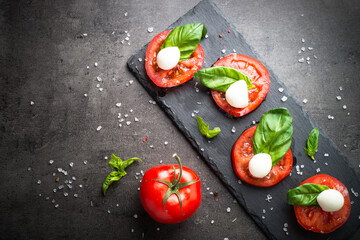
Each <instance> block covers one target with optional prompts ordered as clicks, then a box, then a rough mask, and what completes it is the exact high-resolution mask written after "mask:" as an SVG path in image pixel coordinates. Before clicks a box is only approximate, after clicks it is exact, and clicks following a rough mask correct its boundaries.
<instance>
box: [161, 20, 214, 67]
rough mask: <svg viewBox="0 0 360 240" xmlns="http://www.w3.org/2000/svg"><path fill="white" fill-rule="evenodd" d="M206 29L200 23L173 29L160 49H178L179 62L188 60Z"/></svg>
mask: <svg viewBox="0 0 360 240" xmlns="http://www.w3.org/2000/svg"><path fill="white" fill-rule="evenodd" d="M206 32H207V29H206V27H205V26H204V24H202V23H191V24H185V25H182V26H179V27H176V28H174V29H173V30H172V31H171V32H170V33H169V35H168V36H167V37H166V38H165V41H164V42H163V44H162V45H161V49H164V48H167V47H178V48H179V50H180V61H184V60H186V59H188V58H189V57H190V56H191V54H193V52H194V51H195V49H196V48H197V46H198V44H199V43H200V40H201V38H202V37H205V35H206Z"/></svg>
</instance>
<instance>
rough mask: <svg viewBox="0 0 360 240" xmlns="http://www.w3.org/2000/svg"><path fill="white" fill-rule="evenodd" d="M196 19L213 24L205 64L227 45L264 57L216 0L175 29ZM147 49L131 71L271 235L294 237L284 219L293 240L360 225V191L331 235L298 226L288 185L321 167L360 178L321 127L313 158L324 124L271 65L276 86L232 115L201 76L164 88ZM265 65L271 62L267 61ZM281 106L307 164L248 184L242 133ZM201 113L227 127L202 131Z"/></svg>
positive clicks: (345, 232) (295, 148)
mask: <svg viewBox="0 0 360 240" xmlns="http://www.w3.org/2000/svg"><path fill="white" fill-rule="evenodd" d="M194 22H201V23H203V24H204V25H205V26H207V29H208V35H209V37H208V38H207V39H203V41H202V42H201V45H202V47H203V49H204V52H205V56H206V62H205V63H204V65H203V67H204V68H206V67H210V66H211V65H212V64H213V63H215V61H216V60H217V59H218V58H219V56H221V55H224V54H222V52H221V50H222V49H224V46H226V48H227V49H235V50H236V51H237V52H239V53H241V54H244V55H246V56H250V57H253V58H255V59H258V60H259V61H263V60H262V58H261V56H257V55H256V54H255V53H254V51H253V49H252V48H251V47H250V46H249V45H248V44H247V43H246V41H245V39H244V38H243V37H242V35H241V34H239V33H238V32H237V31H236V29H235V27H234V26H233V25H232V24H231V23H229V21H228V20H226V19H225V18H224V17H223V14H222V13H221V12H220V11H219V9H218V8H217V7H216V6H215V5H214V4H212V3H211V2H209V1H202V2H201V3H199V4H198V5H197V6H196V7H195V8H193V9H191V10H190V11H189V12H188V13H187V14H185V15H184V16H183V17H181V18H180V19H179V20H178V21H176V22H175V23H174V24H172V25H171V26H170V28H173V27H176V26H181V25H183V24H186V23H194ZM228 30H230V33H227V31H228ZM218 33H222V34H224V35H225V36H226V37H224V38H219V34H218ZM223 43H225V45H224V44H223ZM146 49H147V45H146V46H144V47H143V48H142V49H141V50H140V51H139V52H137V53H136V54H135V55H133V56H132V57H131V58H130V59H129V60H128V66H129V68H130V70H131V71H132V72H133V73H134V74H135V76H136V77H137V78H138V80H139V81H140V83H141V84H142V85H143V86H144V87H145V89H146V90H147V91H148V92H149V93H150V95H151V96H152V97H153V98H154V99H155V100H156V101H157V103H158V104H159V105H160V106H161V107H162V108H163V109H164V111H165V112H166V113H167V114H168V116H169V117H170V118H171V119H172V120H173V121H174V123H175V125H176V126H178V128H179V129H180V130H181V131H182V132H183V134H184V135H185V136H186V137H187V138H188V140H189V141H190V142H191V144H192V145H193V147H194V148H195V149H197V151H198V153H199V154H200V155H201V156H202V157H203V159H204V160H205V161H206V162H207V163H208V164H209V165H210V166H211V168H212V169H213V170H214V172H215V173H216V175H217V176H218V177H219V178H220V179H221V180H222V181H223V182H224V184H225V185H226V187H227V188H228V189H229V190H230V192H232V193H233V195H234V196H235V197H236V199H237V201H238V202H239V203H240V204H241V205H242V206H243V207H244V208H245V209H246V211H247V212H248V213H249V214H250V215H251V216H252V218H253V219H254V220H255V222H257V223H258V224H259V226H260V227H261V228H262V229H263V230H264V231H265V235H266V236H268V237H269V238H270V239H287V238H288V236H286V235H285V234H284V231H283V229H282V228H281V227H279V224H280V223H288V225H289V226H288V228H289V229H292V231H291V239H304V238H309V239H317V238H319V239H322V238H324V237H326V238H328V237H331V239H344V238H349V237H350V236H351V235H352V234H353V233H354V231H356V229H357V228H358V226H359V224H360V222H359V219H358V215H357V214H356V213H360V201H359V199H358V198H355V197H354V196H351V200H353V201H354V203H353V204H352V211H353V213H355V214H353V215H352V216H351V217H350V218H349V219H348V221H347V222H346V224H345V225H344V226H343V227H342V228H341V229H339V230H338V231H336V232H334V233H332V234H329V235H319V234H315V233H311V232H309V231H306V230H304V229H303V228H301V227H298V223H297V222H296V220H295V218H294V214H293V210H292V207H291V206H289V205H288V204H287V201H286V192H287V190H288V189H290V188H294V187H296V186H298V185H299V184H300V183H301V182H302V181H303V180H305V179H307V178H309V177H311V176H313V175H315V174H317V169H320V171H321V173H326V174H329V175H331V176H334V177H335V178H338V179H341V181H342V182H343V183H344V184H345V185H346V186H348V188H349V189H350V188H354V187H355V188H356V186H360V177H359V175H357V174H356V172H355V170H354V169H353V168H352V167H351V166H349V162H348V160H347V159H346V157H345V156H344V154H343V153H342V152H341V151H340V150H339V149H338V148H337V147H336V145H335V144H334V143H333V142H332V141H331V140H330V139H329V138H328V137H327V136H326V135H325V134H324V133H323V132H322V131H321V130H320V131H321V134H320V137H319V146H318V152H317V154H316V155H317V156H316V159H317V160H316V162H315V163H313V162H311V161H310V160H309V157H308V156H307V155H306V153H305V152H304V144H305V142H306V139H307V136H308V134H309V132H310V131H311V130H312V129H313V128H314V127H318V126H317V124H316V123H314V121H313V120H312V119H311V118H310V117H309V116H308V114H306V113H305V111H304V109H303V108H302V107H301V104H300V103H299V102H297V101H296V100H295V99H294V98H293V97H292V94H291V93H290V92H289V90H288V89H287V88H286V87H284V85H283V84H282V83H281V82H280V80H279V79H278V77H277V76H276V75H275V74H274V73H273V72H272V71H271V70H270V69H269V73H270V79H271V88H270V91H269V93H268V96H267V97H266V99H265V101H264V103H263V104H261V105H260V107H259V108H258V109H256V111H254V112H252V113H250V114H248V115H246V116H244V117H241V118H232V117H229V116H227V115H226V114H224V112H222V111H220V110H219V109H218V107H217V106H216V104H215V103H214V102H213V100H212V97H211V96H210V95H209V90H208V89H206V88H205V87H202V86H200V85H201V84H200V82H198V81H197V80H196V79H195V80H194V79H193V80H192V81H190V82H187V83H186V84H183V85H181V86H180V87H176V88H171V89H161V88H159V87H157V86H156V85H155V84H153V83H152V81H151V80H150V79H149V77H148V76H147V74H146V71H145V66H144V63H143V61H139V58H141V59H145V52H146ZM225 55H226V53H225ZM265 67H267V66H266V65H265ZM267 68H268V67H267ZM279 88H284V91H283V92H279V91H278V89H279ZM196 90H198V91H196ZM283 96H288V99H287V100H286V101H285V102H283V101H281V98H282V97H283ZM199 103H201V104H199ZM278 107H286V108H288V109H289V110H290V112H291V114H292V117H293V127H294V133H293V141H292V146H291V150H292V153H293V156H294V158H295V161H294V166H295V165H299V166H301V165H303V166H304V167H303V168H301V170H300V171H301V172H303V174H301V175H300V174H297V171H296V170H295V167H294V170H293V172H292V176H291V177H288V178H286V179H285V180H283V181H282V182H281V183H279V184H278V185H276V186H275V187H271V188H257V187H252V186H249V185H247V184H239V182H238V177H237V176H236V175H235V173H234V172H233V170H232V164H231V151H232V146H233V144H234V143H235V141H236V140H237V138H238V136H239V135H240V134H241V132H242V131H244V130H245V129H247V128H248V127H249V126H250V125H251V124H252V121H253V120H255V121H258V120H259V119H260V118H261V115H262V114H263V113H264V112H266V111H268V110H270V109H272V108H278ZM195 116H201V117H202V118H204V119H205V121H206V123H207V124H209V125H210V126H211V127H215V126H219V127H220V128H221V129H222V132H221V133H220V134H219V135H218V136H217V137H215V138H214V139H212V140H210V141H209V140H207V139H206V138H205V137H203V136H202V135H201V133H200V132H199V131H198V126H197V122H196V118H195ZM233 128H235V129H236V130H237V131H235V133H234V132H233V131H232V129H233ZM325 153H327V154H329V156H331V158H332V159H331V162H330V163H328V161H327V159H326V158H325V157H323V156H320V157H319V155H323V154H325ZM299 169H300V167H299ZM349 191H350V190H349ZM268 194H270V195H271V196H273V199H272V200H271V201H270V202H268V201H266V197H267V195H268ZM264 211H265V212H264ZM266 213H267V214H266Z"/></svg>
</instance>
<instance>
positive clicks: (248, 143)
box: [232, 126, 293, 187]
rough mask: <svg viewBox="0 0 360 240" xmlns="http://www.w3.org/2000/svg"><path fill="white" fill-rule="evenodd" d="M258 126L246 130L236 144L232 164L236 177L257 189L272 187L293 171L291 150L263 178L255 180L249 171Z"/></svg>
mask: <svg viewBox="0 0 360 240" xmlns="http://www.w3.org/2000/svg"><path fill="white" fill-rule="evenodd" d="M256 127H257V126H252V127H250V128H248V129H246V130H245V131H244V132H243V133H242V134H241V136H240V137H239V138H238V140H237V141H236V142H235V144H234V147H233V151H232V164H233V169H234V171H235V173H236V175H237V176H238V177H239V178H240V179H241V180H242V181H244V182H246V183H248V184H250V185H253V186H256V187H272V186H274V185H276V184H278V183H279V182H281V181H282V180H283V179H284V178H285V177H287V176H288V175H289V174H290V172H291V169H292V165H293V157H292V154H291V150H290V149H289V151H287V153H286V154H285V156H284V157H283V158H282V159H281V160H280V162H278V163H277V164H276V165H275V166H273V167H272V168H271V171H270V173H269V174H268V175H266V176H265V177H263V178H255V177H253V176H252V175H251V173H250V171H249V162H250V160H251V158H252V157H253V156H254V152H253V137H254V133H255V130H256Z"/></svg>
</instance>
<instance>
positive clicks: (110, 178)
mask: <svg viewBox="0 0 360 240" xmlns="http://www.w3.org/2000/svg"><path fill="white" fill-rule="evenodd" d="M123 176H124V175H122V174H120V173H119V172H118V171H114V172H111V173H110V174H109V175H108V176H107V177H106V179H105V181H104V183H103V185H102V190H103V193H104V195H105V194H106V190H107V189H108V187H109V186H110V184H112V183H113V182H115V181H119V180H120V178H122V177H123Z"/></svg>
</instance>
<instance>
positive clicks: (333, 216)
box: [294, 174, 351, 233]
mask: <svg viewBox="0 0 360 240" xmlns="http://www.w3.org/2000/svg"><path fill="white" fill-rule="evenodd" d="M304 183H315V184H320V185H325V186H328V187H329V188H332V189H335V190H338V191H340V192H341V194H342V195H343V196H344V206H343V207H342V208H341V209H340V210H339V211H336V212H325V211H323V210H322V209H321V208H320V207H303V206H294V211H295V215H296V219H297V221H298V222H299V224H300V225H301V226H302V227H303V228H305V229H306V230H310V231H313V232H316V233H331V232H333V231H335V230H336V229H338V228H339V227H341V226H342V225H343V224H344V223H345V222H346V220H347V219H348V218H349V216H350V212H351V203H350V196H349V191H348V190H347V188H346V187H345V185H344V184H343V183H342V182H340V181H339V180H338V179H336V178H334V177H332V176H329V175H327V174H318V175H315V176H313V177H311V178H309V179H307V180H305V181H303V182H302V183H301V184H300V185H302V184H304Z"/></svg>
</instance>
